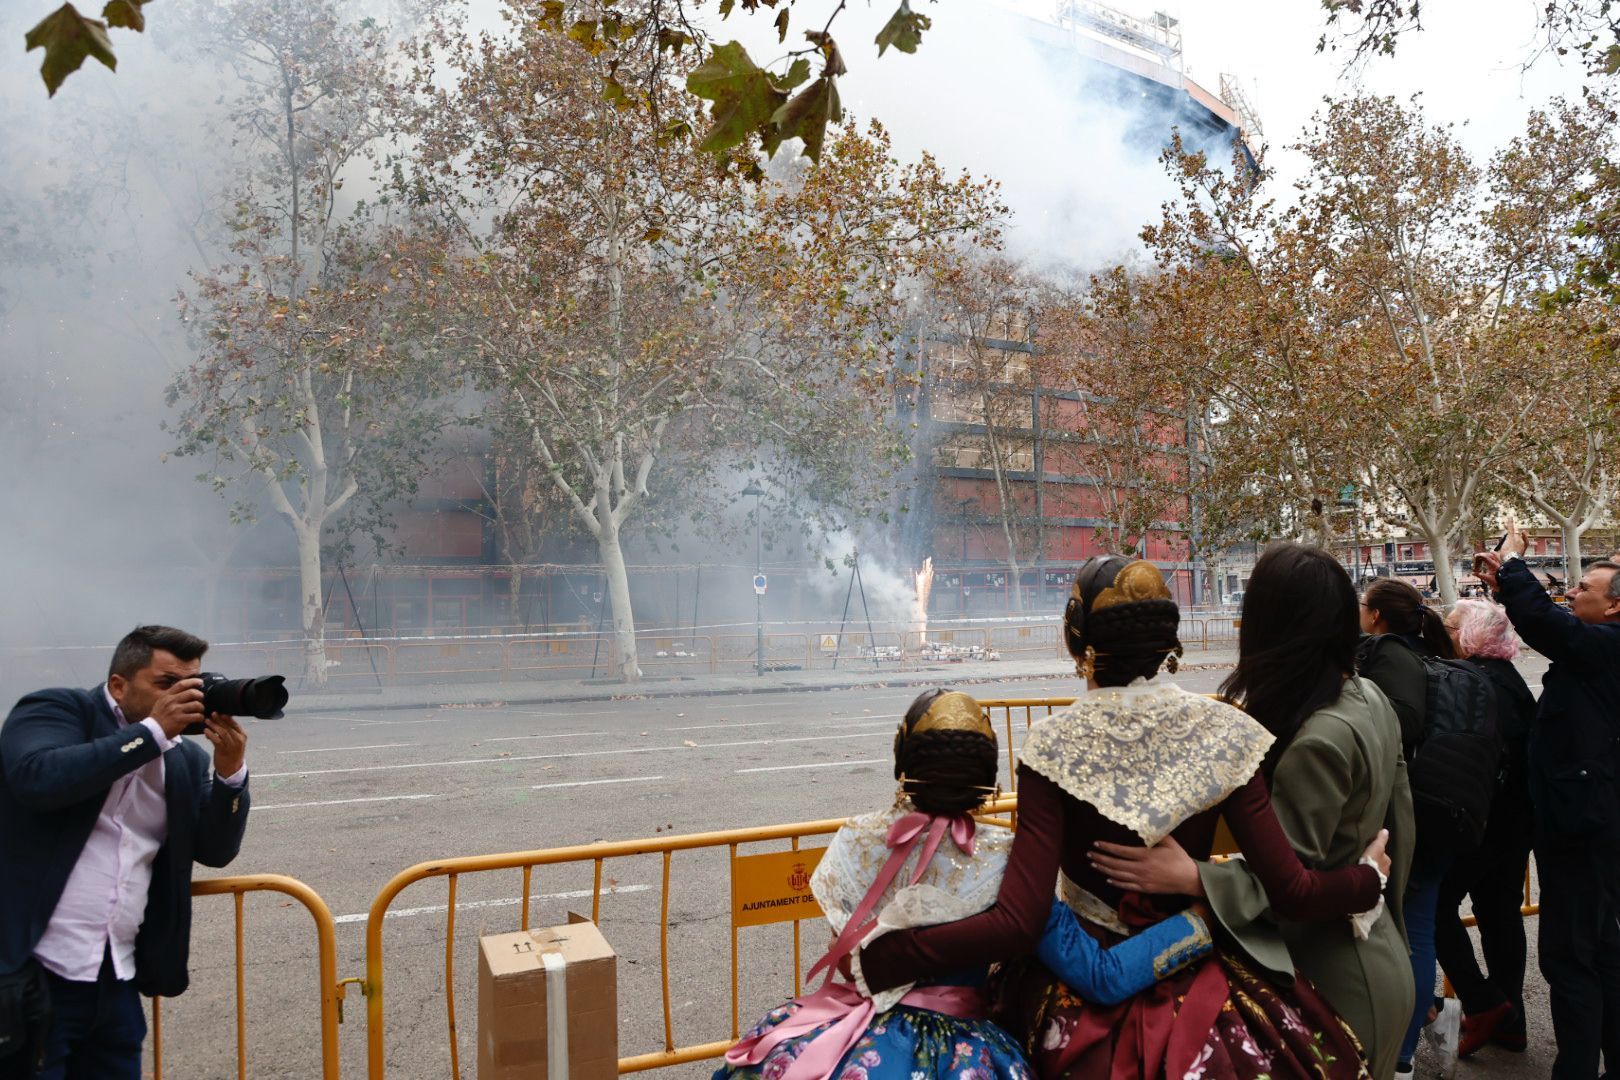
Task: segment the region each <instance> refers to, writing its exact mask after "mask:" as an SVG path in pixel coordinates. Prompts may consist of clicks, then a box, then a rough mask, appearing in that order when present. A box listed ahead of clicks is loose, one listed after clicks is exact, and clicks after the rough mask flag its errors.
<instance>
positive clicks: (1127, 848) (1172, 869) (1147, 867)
mask: <svg viewBox="0 0 1620 1080" xmlns="http://www.w3.org/2000/svg"><path fill="white" fill-rule="evenodd" d="M1089 858H1090V859H1091V865H1092V866H1094V867H1096V868H1097V869H1098V870H1100V871H1101V872H1102V874H1103V876H1104V877H1106V878H1107V879H1108V883H1109V884H1110V885H1113V886H1115V887H1116V888H1120V889H1124V890H1126V891H1127V892H1140V893H1154V894H1168V895H1173V896H1203V895H1204V883H1203V881H1202V880H1200V878H1199V876H1198V864H1197V863H1196V862H1194V861H1193V859H1192V856H1190V855H1188V854H1187V852H1186V850H1185V849H1183V848H1182V846H1181V845H1180V844H1178V843H1176V840H1175V837H1173V836H1167V837H1165V838H1164V839H1163V840H1160V841H1159V842H1158V843H1157V844H1156V845H1154V846H1153V847H1150V848H1145V847H1136V846H1134V845H1130V844H1110V843H1108V842H1107V841H1106V840H1099V841H1097V843H1096V844H1095V845H1094V850H1093V851H1092V852H1091V853H1090V855H1089Z"/></svg>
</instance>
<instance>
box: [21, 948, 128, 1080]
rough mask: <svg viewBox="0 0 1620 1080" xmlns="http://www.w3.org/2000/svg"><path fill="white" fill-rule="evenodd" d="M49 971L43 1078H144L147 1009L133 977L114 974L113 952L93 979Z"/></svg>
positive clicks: (47, 976)
mask: <svg viewBox="0 0 1620 1080" xmlns="http://www.w3.org/2000/svg"><path fill="white" fill-rule="evenodd" d="M45 977H46V978H47V979H48V980H49V981H50V988H51V1012H52V1016H51V1030H50V1034H49V1035H47V1036H46V1040H45V1068H44V1069H43V1070H42V1071H41V1072H40V1074H39V1080H141V1044H142V1043H143V1042H145V1041H146V1013H145V1012H144V1011H143V1010H142V1009H141V995H140V994H139V993H137V992H136V990H135V983H134V981H133V980H128V979H119V978H118V976H117V975H116V974H114V972H113V965H112V954H111V953H108V954H107V955H106V956H105V957H103V958H102V961H101V972H100V974H98V975H97V976H96V981H95V982H93V983H91V982H71V981H69V980H67V979H64V978H62V977H61V976H59V975H55V974H52V973H51V972H46V975H45Z"/></svg>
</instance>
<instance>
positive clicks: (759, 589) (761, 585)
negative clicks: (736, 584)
mask: <svg viewBox="0 0 1620 1080" xmlns="http://www.w3.org/2000/svg"><path fill="white" fill-rule="evenodd" d="M754 595H756V596H764V595H765V575H764V574H755V575H754Z"/></svg>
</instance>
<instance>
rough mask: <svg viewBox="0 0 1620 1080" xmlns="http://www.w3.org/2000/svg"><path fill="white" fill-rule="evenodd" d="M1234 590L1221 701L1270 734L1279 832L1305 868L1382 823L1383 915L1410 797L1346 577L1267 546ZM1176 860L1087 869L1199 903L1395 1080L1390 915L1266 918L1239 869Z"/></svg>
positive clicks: (1407, 1006)
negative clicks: (1238, 623) (1385, 849)
mask: <svg viewBox="0 0 1620 1080" xmlns="http://www.w3.org/2000/svg"><path fill="white" fill-rule="evenodd" d="M1247 589H1248V591H1247V592H1246V593H1245V594H1244V597H1243V627H1242V630H1241V632H1240V634H1239V638H1238V663H1237V667H1236V668H1235V669H1234V670H1233V672H1232V674H1231V675H1230V676H1228V677H1227V679H1226V682H1225V683H1223V684H1222V685H1221V692H1222V693H1223V694H1224V695H1225V696H1226V697H1228V698H1229V699H1231V700H1233V701H1237V702H1240V703H1241V704H1242V705H1243V708H1244V710H1245V711H1246V712H1247V713H1248V714H1249V715H1250V716H1252V717H1253V718H1254V719H1255V720H1257V721H1259V722H1260V723H1261V724H1263V725H1265V727H1266V730H1268V731H1270V732H1271V733H1272V735H1273V736H1275V738H1276V742H1274V743H1272V745H1271V750H1270V751H1269V752H1268V753H1267V755H1266V757H1267V761H1266V767H1265V772H1266V775H1267V778H1268V779H1269V780H1270V782H1271V801H1272V805H1273V806H1274V807H1275V808H1276V813H1277V817H1278V818H1279V819H1280V820H1281V822H1282V825H1283V830H1284V831H1285V832H1286V833H1287V834H1288V839H1289V841H1290V842H1291V844H1292V845H1293V848H1294V850H1295V851H1297V852H1299V854H1300V857H1301V858H1302V859H1304V860H1305V861H1306V862H1307V863H1309V864H1310V865H1312V866H1344V865H1346V864H1349V863H1352V862H1354V861H1355V859H1356V858H1357V856H1358V854H1359V853H1360V851H1361V843H1362V838H1363V837H1365V836H1366V835H1367V833H1369V832H1371V831H1373V830H1375V829H1377V828H1378V827H1379V826H1380V825H1381V824H1386V823H1389V822H1391V821H1392V820H1393V821H1395V822H1396V824H1395V825H1393V826H1392V828H1391V831H1392V832H1393V833H1394V834H1395V836H1394V840H1393V841H1392V842H1391V850H1392V851H1394V852H1396V857H1395V860H1394V862H1395V869H1394V870H1392V871H1391V872H1390V881H1389V890H1388V893H1389V896H1390V898H1391V901H1390V902H1391V905H1392V906H1393V905H1396V904H1397V902H1398V901H1399V900H1401V899H1402V897H1403V895H1404V893H1405V892H1406V891H1407V885H1406V879H1407V864H1408V863H1409V861H1410V859H1411V857H1412V855H1411V852H1412V841H1411V837H1412V836H1413V835H1414V831H1415V830H1414V828H1413V824H1412V796H1411V791H1410V789H1409V787H1408V784H1407V778H1406V767H1405V765H1404V764H1403V762H1402V760H1401V726H1400V721H1399V720H1398V719H1397V714H1396V710H1395V708H1394V707H1393V705H1392V703H1391V701H1390V700H1389V699H1387V698H1385V696H1384V694H1383V692H1382V691H1380V690H1379V689H1378V685H1377V684H1376V683H1375V682H1373V681H1372V680H1371V679H1367V678H1358V677H1357V676H1356V675H1355V674H1354V672H1355V656H1356V643H1357V638H1358V636H1359V634H1360V626H1359V618H1358V611H1359V609H1358V607H1357V602H1356V592H1355V589H1354V588H1353V587H1352V586H1351V584H1350V575H1348V574H1346V573H1345V572H1344V567H1343V566H1342V565H1341V564H1340V563H1339V560H1338V559H1336V558H1334V557H1333V556H1332V555H1331V554H1329V553H1328V552H1326V551H1323V550H1322V549H1321V548H1317V547H1306V546H1305V545H1303V544H1275V545H1273V546H1272V547H1270V548H1269V549H1267V551H1266V553H1265V554H1264V555H1262V556H1261V557H1260V559H1259V561H1258V562H1256V563H1255V565H1254V570H1253V571H1252V572H1251V573H1250V575H1249V583H1248V587H1247ZM1187 855H1188V853H1186V852H1182V851H1180V850H1178V849H1176V848H1175V847H1174V846H1173V845H1172V844H1169V843H1166V844H1161V845H1159V846H1158V847H1155V848H1151V849H1143V848H1135V849H1131V850H1128V851H1127V850H1126V849H1114V850H1112V851H1111V852H1109V853H1108V854H1107V855H1106V856H1104V855H1099V858H1098V862H1099V864H1100V865H1102V866H1103V867H1104V868H1105V869H1106V870H1107V871H1108V874H1109V876H1110V877H1112V878H1114V879H1115V880H1119V881H1126V882H1128V883H1129V885H1130V887H1131V888H1134V889H1136V890H1138V891H1140V892H1144V893H1155V892H1157V893H1165V894H1169V895H1184V894H1187V893H1193V894H1195V895H1198V896H1201V897H1204V898H1206V899H1205V902H1206V903H1207V904H1208V906H1209V908H1210V909H1211V910H1213V911H1214V912H1215V916H1216V918H1217V919H1218V920H1219V921H1220V924H1221V925H1222V926H1224V927H1226V928H1227V929H1229V930H1230V931H1232V932H1233V933H1234V934H1237V935H1239V936H1240V937H1241V938H1242V939H1243V941H1244V945H1245V948H1246V949H1247V950H1248V951H1249V954H1250V955H1251V956H1253V957H1254V959H1255V960H1256V961H1257V962H1258V963H1260V964H1261V965H1262V966H1263V967H1266V968H1268V969H1269V970H1271V971H1272V972H1273V973H1274V974H1278V975H1281V976H1282V977H1286V976H1287V974H1289V973H1291V972H1293V971H1294V970H1296V969H1297V970H1298V971H1300V972H1302V973H1304V974H1305V975H1306V976H1307V977H1308V978H1309V979H1310V980H1311V982H1312V984H1313V985H1315V986H1316V988H1317V990H1319V991H1320V992H1321V994H1322V996H1323V997H1324V998H1326V999H1327V1000H1328V1003H1329V1004H1331V1005H1332V1006H1333V1007H1334V1009H1335V1010H1337V1011H1338V1014H1339V1015H1340V1016H1341V1017H1343V1018H1344V1021H1345V1022H1346V1023H1347V1024H1349V1025H1350V1027H1351V1028H1352V1029H1353V1030H1354V1031H1355V1033H1356V1036H1357V1037H1358V1038H1359V1039H1360V1040H1361V1045H1362V1046H1363V1047H1364V1048H1365V1049H1366V1051H1367V1060H1368V1062H1369V1063H1370V1064H1371V1069H1372V1072H1373V1073H1374V1075H1376V1076H1380V1077H1386V1076H1397V1075H1400V1074H1401V1071H1402V1070H1401V1069H1400V1066H1399V1062H1400V1058H1401V1055H1402V1052H1403V1050H1404V1049H1405V1048H1404V1047H1403V1046H1402V1038H1403V1036H1406V1035H1407V1034H1408V1024H1409V1023H1410V1022H1411V1019H1412V1012H1413V1007H1414V1004H1415V1003H1414V1000H1413V999H1414V988H1413V980H1412V968H1411V963H1410V960H1409V956H1408V949H1407V943H1406V937H1405V934H1404V932H1403V928H1402V926H1401V920H1400V918H1399V915H1400V912H1399V911H1395V912H1394V914H1395V916H1396V917H1393V918H1392V917H1389V916H1385V917H1383V918H1380V919H1376V920H1362V921H1361V922H1360V923H1359V924H1358V925H1357V926H1356V927H1355V932H1354V933H1345V928H1344V925H1343V924H1342V923H1338V922H1334V921H1327V922H1323V921H1321V920H1319V919H1311V918H1303V919H1302V918H1299V917H1297V916H1295V915H1294V914H1291V913H1290V912H1287V911H1283V910H1280V909H1278V907H1277V905H1276V904H1274V903H1272V902H1271V900H1270V899H1269V898H1268V897H1267V893H1268V892H1269V890H1270V886H1269V885H1266V887H1265V888H1261V887H1260V886H1261V885H1262V884H1265V883H1264V882H1257V881H1256V880H1255V875H1254V873H1253V872H1252V871H1254V870H1255V869H1256V867H1255V866H1254V864H1253V863H1252V862H1248V863H1245V862H1243V861H1240V860H1236V859H1234V860H1232V861H1230V862H1225V863H1194V862H1192V861H1191V860H1190V859H1188V857H1187ZM1430 978H1431V979H1432V978H1433V977H1432V976H1431V977H1430Z"/></svg>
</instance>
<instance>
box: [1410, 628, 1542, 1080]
mask: <svg viewBox="0 0 1620 1080" xmlns="http://www.w3.org/2000/svg"><path fill="white" fill-rule="evenodd" d="M1446 632H1447V633H1448V634H1450V635H1451V640H1452V643H1453V644H1454V645H1455V646H1456V649H1457V655H1458V656H1462V657H1466V658H1467V659H1468V660H1469V661H1471V662H1472V663H1473V664H1474V665H1475V666H1477V667H1478V668H1479V669H1480V670H1481V671H1482V672H1484V673H1485V677H1486V678H1488V679H1489V680H1490V682H1491V685H1492V686H1493V687H1494V688H1495V689H1496V703H1497V711H1496V712H1497V719H1498V722H1499V723H1500V724H1501V725H1502V772H1501V778H1500V781H1499V783H1498V786H1497V790H1496V794H1495V796H1494V798H1493V799H1492V801H1491V816H1490V819H1489V821H1488V822H1487V823H1486V825H1485V836H1484V839H1483V840H1482V841H1481V842H1480V845H1479V847H1478V848H1475V849H1474V850H1472V851H1465V852H1462V853H1460V854H1459V855H1458V856H1457V860H1456V862H1454V863H1453V864H1452V866H1451V870H1450V871H1449V872H1448V873H1447V874H1446V877H1445V880H1444V881H1443V882H1441V885H1440V903H1439V908H1438V919H1437V925H1436V926H1435V942H1434V944H1435V952H1436V954H1437V955H1438V957H1439V960H1440V966H1441V967H1442V968H1444V969H1445V972H1446V975H1447V977H1449V978H1450V979H1451V985H1452V986H1454V987H1456V989H1457V996H1458V997H1460V998H1461V999H1462V1007H1463V1027H1462V1038H1461V1040H1460V1041H1459V1042H1458V1046H1457V1054H1458V1056H1459V1057H1466V1056H1468V1055H1469V1054H1472V1053H1473V1052H1474V1051H1476V1050H1478V1049H1479V1048H1480V1047H1482V1046H1484V1045H1485V1044H1486V1043H1495V1044H1496V1045H1497V1046H1500V1047H1503V1048H1505V1049H1508V1050H1513V1051H1523V1050H1524V1048H1525V1026H1524V967H1525V939H1524V918H1523V916H1521V915H1520V914H1519V902H1520V897H1521V896H1522V895H1523V890H1524V867H1525V861H1526V860H1527V859H1528V858H1529V857H1530V839H1531V806H1530V785H1529V776H1528V772H1527V769H1526V750H1525V746H1526V741H1527V739H1528V737H1529V734H1530V722H1531V720H1533V719H1534V718H1535V715H1536V699H1535V695H1534V694H1532V693H1531V692H1530V687H1529V686H1528V685H1526V684H1525V681H1524V676H1522V675H1520V674H1519V672H1518V669H1517V668H1515V667H1514V666H1513V661H1514V660H1515V659H1516V658H1517V657H1518V655H1519V649H1520V647H1521V646H1520V642H1519V636H1518V634H1516V633H1514V632H1513V624H1512V623H1510V622H1509V621H1508V617H1507V611H1506V609H1504V608H1502V607H1501V606H1500V605H1497V604H1493V603H1491V602H1490V601H1488V600H1459V601H1457V603H1456V604H1454V605H1453V606H1452V609H1451V611H1450V613H1449V614H1447V615H1446ZM1464 896H1468V897H1470V898H1471V899H1472V901H1473V906H1474V917H1475V918H1476V919H1477V920H1478V922H1479V936H1480V940H1481V942H1482V943H1483V944H1484V948H1485V965H1486V967H1487V969H1488V970H1489V972H1490V974H1489V975H1488V976H1487V975H1486V974H1484V973H1482V972H1481V971H1480V970H1479V964H1478V963H1477V962H1476V961H1475V959H1474V946H1473V943H1472V942H1471V941H1469V939H1468V931H1467V930H1465V929H1464V928H1463V925H1462V919H1461V918H1460V917H1459V915H1458V908H1459V907H1461V905H1462V900H1463V897H1464Z"/></svg>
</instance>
